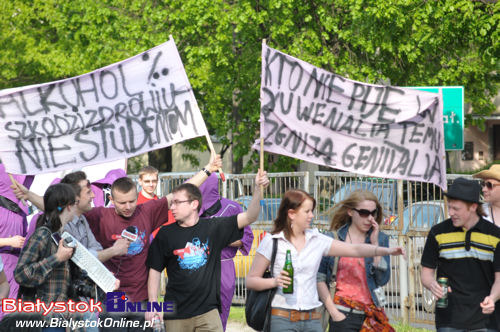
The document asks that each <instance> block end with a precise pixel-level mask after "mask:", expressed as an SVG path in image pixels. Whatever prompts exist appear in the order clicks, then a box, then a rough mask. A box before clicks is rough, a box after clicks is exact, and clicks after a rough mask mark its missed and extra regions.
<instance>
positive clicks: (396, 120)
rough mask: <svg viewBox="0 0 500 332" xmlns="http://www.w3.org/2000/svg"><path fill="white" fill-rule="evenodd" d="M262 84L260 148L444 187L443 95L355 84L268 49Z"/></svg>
mask: <svg viewBox="0 0 500 332" xmlns="http://www.w3.org/2000/svg"><path fill="white" fill-rule="evenodd" d="M261 80H262V81H261V92H260V98H261V116H260V121H261V137H263V138H264V150H265V151H268V152H271V153H276V154H281V155H286V156H290V157H294V158H298V159H302V160H305V161H308V162H312V163H316V164H319V165H325V166H330V167H333V168H337V169H341V170H346V171H351V172H355V173H359V174H364V175H370V176H377V177H385V178H394V179H408V180H417V181H425V182H431V183H434V184H436V185H438V186H440V187H441V188H443V189H446V163H445V150H444V136H443V110H442V105H443V103H442V97H441V94H435V93H429V92H423V91H418V90H413V89H407V88H400V87H394V86H381V85H373V84H365V83H361V82H356V81H352V80H349V79H346V78H344V77H341V76H338V75H335V74H333V73H330V72H327V71H325V70H323V69H321V68H318V67H315V66H313V65H311V64H309V63H307V62H304V61H301V60H299V59H296V58H294V57H291V56H289V55H287V54H284V53H282V52H279V51H277V50H275V49H272V48H269V47H267V46H266V45H263V47H262V77H261ZM259 148H260V144H259V142H256V143H255V145H254V149H259Z"/></svg>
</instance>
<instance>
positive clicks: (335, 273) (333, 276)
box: [331, 231, 340, 281]
mask: <svg viewBox="0 0 500 332" xmlns="http://www.w3.org/2000/svg"><path fill="white" fill-rule="evenodd" d="M332 234H333V238H334V239H335V240H338V239H339V236H338V234H337V231H332ZM339 259H340V257H335V258H334V263H333V269H332V278H331V280H332V281H336V280H337V268H338V267H339Z"/></svg>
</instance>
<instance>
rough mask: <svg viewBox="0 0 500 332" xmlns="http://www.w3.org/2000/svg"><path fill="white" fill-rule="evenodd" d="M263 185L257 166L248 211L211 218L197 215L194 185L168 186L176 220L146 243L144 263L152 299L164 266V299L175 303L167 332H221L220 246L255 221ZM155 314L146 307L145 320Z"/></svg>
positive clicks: (264, 177)
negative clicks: (171, 195)
mask: <svg viewBox="0 0 500 332" xmlns="http://www.w3.org/2000/svg"><path fill="white" fill-rule="evenodd" d="M268 184H269V180H268V178H267V175H266V173H265V172H261V171H259V172H258V174H257V176H256V178H255V188H254V194H253V197H252V201H251V202H250V205H249V207H248V210H247V211H246V212H242V213H240V214H238V215H235V216H232V217H226V218H212V219H204V218H201V219H200V218H199V216H198V212H199V210H200V208H201V192H200V190H199V189H198V188H197V187H196V186H193V185H191V184H187V183H185V184H182V185H180V186H178V187H177V188H175V189H174V190H173V192H172V194H173V199H172V201H171V204H170V208H171V210H172V213H173V215H174V218H175V220H176V222H175V223H173V224H170V225H167V226H163V227H162V228H161V229H160V231H159V232H158V234H157V236H156V238H155V239H154V240H153V243H152V244H151V246H150V248H149V252H148V258H147V262H146V265H147V267H149V279H148V296H149V301H151V302H156V301H157V299H158V291H159V284H160V276H161V271H163V269H164V268H166V269H167V274H168V285H167V288H166V292H165V298H164V301H169V302H173V303H174V306H175V312H174V313H171V314H166V315H165V319H166V321H165V327H166V330H167V331H194V330H195V329H203V330H205V331H220V332H222V323H221V320H220V316H219V310H220V270H221V268H220V255H221V251H222V249H223V248H225V247H226V246H228V245H229V244H230V243H232V242H234V241H236V240H239V239H241V237H242V236H243V228H244V227H245V226H247V225H250V224H251V223H252V222H254V221H256V220H257V218H258V216H259V211H260V199H261V189H260V187H261V186H267V185H268ZM155 315H157V314H156V313H150V312H147V313H146V320H151V319H153V317H154V316H155ZM159 316H160V318H163V315H159Z"/></svg>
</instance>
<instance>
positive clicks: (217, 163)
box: [166, 154, 222, 206]
mask: <svg viewBox="0 0 500 332" xmlns="http://www.w3.org/2000/svg"><path fill="white" fill-rule="evenodd" d="M221 167H222V159H221V157H220V155H218V154H217V155H216V154H212V155H211V156H210V162H209V163H208V164H207V165H206V166H205V167H204V168H203V169H202V170H201V171H199V172H198V173H196V174H195V175H194V176H193V177H192V178H191V179H189V180H187V181H186V183H191V184H194V185H195V186H197V187H199V186H201V184H202V183H203V182H205V180H206V179H208V177H209V176H210V173H213V172H216V171H217V170H218V169H219V168H221ZM205 170H206V171H207V172H208V173H207V172H205ZM166 197H167V200H168V206H170V204H171V203H172V198H173V197H174V195H172V194H171V193H170V194H168V195H167V196H166Z"/></svg>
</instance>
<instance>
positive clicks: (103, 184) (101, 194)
mask: <svg viewBox="0 0 500 332" xmlns="http://www.w3.org/2000/svg"><path fill="white" fill-rule="evenodd" d="M126 176H127V173H125V171H124V170H123V169H121V168H117V169H112V170H111V171H109V172H108V173H106V176H105V177H104V178H103V179H100V180H97V181H94V182H92V183H91V185H90V189H91V190H92V192H93V193H94V196H95V197H94V200H93V202H94V207H98V206H104V207H110V206H113V203H111V200H110V197H111V185H112V184H113V182H115V180H116V179H119V178H124V177H126Z"/></svg>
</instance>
